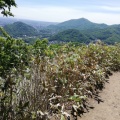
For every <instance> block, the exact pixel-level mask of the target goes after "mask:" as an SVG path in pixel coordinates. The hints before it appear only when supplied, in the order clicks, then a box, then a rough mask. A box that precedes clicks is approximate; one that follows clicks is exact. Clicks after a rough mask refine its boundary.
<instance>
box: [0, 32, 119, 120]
mask: <svg viewBox="0 0 120 120" xmlns="http://www.w3.org/2000/svg"><path fill="white" fill-rule="evenodd" d="M3 32H4V31H3ZM4 36H5V38H2V37H0V104H1V106H0V107H1V108H0V110H1V111H0V119H2V120H37V119H40V120H48V119H52V117H57V119H58V120H59V119H61V120H65V119H66V120H67V119H68V120H69V119H70V117H71V116H72V115H73V116H74V117H76V116H77V115H79V114H80V113H82V112H84V111H85V110H86V109H89V106H87V101H88V98H89V97H92V98H95V99H97V100H99V99H98V97H97V92H98V91H99V90H101V89H102V88H103V87H104V84H105V82H106V80H107V79H106V77H108V76H109V74H110V73H111V71H117V70H120V44H116V45H114V46H113V45H109V46H108V45H106V44H104V43H102V42H101V41H98V42H97V43H96V44H92V43H90V44H89V45H79V44H73V43H68V44H60V45H59V44H52V45H49V44H48V41H47V40H46V39H43V40H36V42H35V43H34V44H33V45H28V44H27V43H25V42H23V41H22V40H16V39H13V38H11V37H10V36H9V35H7V34H6V33H5V32H4ZM68 110H71V113H72V115H71V114H69V113H68ZM51 116H52V117H51Z"/></svg>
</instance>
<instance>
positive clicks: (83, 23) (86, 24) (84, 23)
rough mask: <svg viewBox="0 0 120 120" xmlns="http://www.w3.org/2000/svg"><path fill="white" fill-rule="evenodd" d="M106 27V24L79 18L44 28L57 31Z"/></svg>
mask: <svg viewBox="0 0 120 120" xmlns="http://www.w3.org/2000/svg"><path fill="white" fill-rule="evenodd" d="M107 27H108V25H106V24H97V23H92V22H90V21H89V20H87V19H85V18H80V19H72V20H68V21H65V22H62V23H59V24H57V25H50V26H48V27H47V28H46V29H49V30H51V31H53V33H57V32H60V31H63V30H67V29H77V30H89V29H103V28H107Z"/></svg>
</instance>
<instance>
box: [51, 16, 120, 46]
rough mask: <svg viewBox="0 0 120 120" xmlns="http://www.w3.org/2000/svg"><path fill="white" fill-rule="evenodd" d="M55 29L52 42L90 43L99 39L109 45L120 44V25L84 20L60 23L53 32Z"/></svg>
mask: <svg viewBox="0 0 120 120" xmlns="http://www.w3.org/2000/svg"><path fill="white" fill-rule="evenodd" d="M58 26H59V27H58ZM49 27H50V26H49ZM71 28H74V29H71ZM55 29H56V31H57V32H55V34H54V35H53V36H52V37H50V38H49V40H50V41H52V42H54V41H55V42H56V41H58V42H70V41H74V42H82V43H89V42H91V41H95V40H98V39H100V40H102V41H104V42H105V43H108V44H114V43H115V42H120V25H111V26H108V25H106V24H96V23H92V22H90V21H89V20H87V19H84V18H82V19H77V20H69V21H66V22H63V23H60V24H58V25H56V26H54V28H53V30H55ZM51 30H52V28H51ZM59 31H60V32H59Z"/></svg>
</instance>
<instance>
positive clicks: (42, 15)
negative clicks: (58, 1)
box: [12, 6, 120, 24]
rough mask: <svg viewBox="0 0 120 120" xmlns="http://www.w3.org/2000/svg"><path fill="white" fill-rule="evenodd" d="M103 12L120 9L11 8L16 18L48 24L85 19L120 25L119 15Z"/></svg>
mask: <svg viewBox="0 0 120 120" xmlns="http://www.w3.org/2000/svg"><path fill="white" fill-rule="evenodd" d="M101 9H103V10H112V11H115V12H116V11H119V10H120V8H119V7H118V8H114V7H108V6H98V9H93V10H90V8H87V7H81V8H79V9H78V8H69V7H55V6H36V7H32V6H31V7H18V8H13V9H12V12H13V13H14V14H15V17H16V18H25V19H32V20H40V21H49V22H63V21H66V20H70V19H77V18H82V17H84V18H87V19H89V20H90V21H93V22H96V23H107V24H120V14H119V13H117V12H116V14H114V13H112V12H109V13H107V12H105V11H101Z"/></svg>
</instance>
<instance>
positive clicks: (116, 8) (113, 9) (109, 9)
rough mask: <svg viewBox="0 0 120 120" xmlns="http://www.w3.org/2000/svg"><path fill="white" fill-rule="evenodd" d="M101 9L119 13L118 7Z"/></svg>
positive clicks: (103, 7)
mask: <svg viewBox="0 0 120 120" xmlns="http://www.w3.org/2000/svg"><path fill="white" fill-rule="evenodd" d="M101 8H102V9H104V10H108V11H113V12H120V7H110V6H102V7H101Z"/></svg>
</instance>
